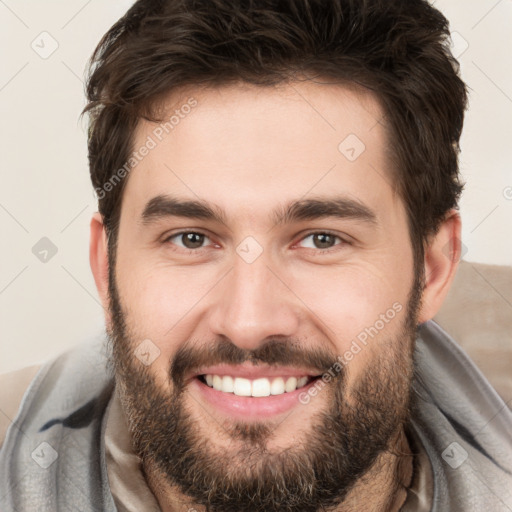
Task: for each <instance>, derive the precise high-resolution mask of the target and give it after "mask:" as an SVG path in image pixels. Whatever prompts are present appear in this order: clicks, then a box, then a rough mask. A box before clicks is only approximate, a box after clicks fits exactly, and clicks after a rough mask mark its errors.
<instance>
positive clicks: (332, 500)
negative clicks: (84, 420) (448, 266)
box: [108, 276, 422, 512]
mask: <svg viewBox="0 0 512 512" xmlns="http://www.w3.org/2000/svg"><path fill="white" fill-rule="evenodd" d="M421 291H422V290H421V286H420V281H419V279H416V281H415V283H414V286H413V288H412V289H411V292H410V295H409V299H408V304H407V308H406V315H405V318H404V320H403V321H402V324H401V326H400V328H399V329H397V330H396V334H395V335H394V337H392V338H391V337H390V338H386V339H382V340H381V341H379V342H378V343H379V345H380V350H379V351H378V353H377V351H376V350H375V349H373V350H374V352H375V353H374V354H372V356H371V361H370V363H369V364H368V365H367V367H366V369H365V371H364V372H363V374H362V375H361V376H360V377H359V378H358V381H357V382H356V383H355V384H354V385H353V386H352V388H351V389H350V390H348V389H347V385H346V382H347V378H346V376H347V371H346V367H343V368H342V370H341V372H339V373H338V374H337V376H336V378H335V379H333V380H332V381H331V382H329V383H328V384H326V385H325V388H324V389H323V390H322V391H320V392H319V394H320V395H323V398H322V399H325V403H327V406H326V407H325V409H324V410H321V411H317V412H316V413H315V414H314V415H312V416H311V418H310V420H311V423H310V426H309V428H308V429H307V430H305V431H303V432H300V435H301V436H302V437H301V443H300V444H299V443H294V444H293V445H291V446H288V447H286V448H282V449H274V450H270V449H269V447H268V441H269V440H271V439H272V438H273V434H274V430H275V427H276V425H273V424H270V423H268V422H259V421H258V422H241V421H233V422H230V423H229V424H228V423H226V424H224V425H223V431H222V432H221V434H222V435H225V436H226V437H227V439H228V440H229V441H230V444H229V448H230V449H223V448H219V447H217V449H216V444H215V435H213V434H212V432H215V431H216V430H215V428H218V425H217V423H216V422H215V420H214V419H213V418H208V419H207V420H206V421H204V420H203V421H199V419H198V418H197V413H196V414H195V415H193V414H192V412H191V410H190V407H189V406H188V405H187V400H186V398H187V397H190V398H189V402H192V401H193V400H192V398H193V397H192V396H191V395H190V393H189V392H188V387H187V384H186V382H185V379H184V376H185V375H188V374H189V373H190V372H191V371H192V370H194V369H196V368H198V367H199V366H200V365H201V364H206V365H210V364H219V363H226V364H241V363H243V362H245V361H250V362H252V363H254V364H260V363H261V364H266V365H276V364H279V365H283V366H289V365H293V364H298V365H300V366H305V367H313V368H319V369H321V370H322V372H324V371H327V370H328V369H329V368H332V367H333V365H334V363H335V362H336V356H335V355H333V354H332V353H328V352H326V351H324V350H321V349H311V348H308V347H306V346H302V347H301V346H300V345H298V344H297V343H296V340H283V339H271V340H269V341H268V342H267V343H265V344H264V345H262V346H260V347H258V348H257V349H256V350H244V349H241V348H239V347H238V346H237V345H235V344H233V343H232V342H231V341H230V340H227V339H225V338H223V339H219V340H215V341H214V343H212V344H211V345H209V346H208V347H204V346H201V347H199V346H194V345H193V344H191V343H183V345H182V346H181V347H180V349H179V350H178V351H177V352H176V354H175V355H174V356H173V357H172V359H171V361H169V364H168V374H167V375H166V378H167V379H166V380H167V381H168V382H169V383H172V386H170V389H171V391H168V392H164V391H163V390H162V388H161V386H159V385H158V384H157V382H156V380H155V378H154V377H153V376H152V374H151V372H150V370H149V367H147V366H144V365H142V364H141V363H140V361H139V360H138V359H137V358H136V357H135V356H134V350H135V348H136V347H137V345H138V343H139V342H140V340H141V338H140V337H139V336H136V335H135V333H134V330H132V329H131V328H130V326H129V325H128V318H127V315H126V313H125V312H124V309H123V307H122V304H121V301H120V298H119V295H118V291H117V287H116V284H115V280H114V278H113V276H111V279H110V300H111V302H110V309H111V318H112V322H111V326H110V332H109V333H108V337H109V340H110V344H111V356H110V357H111V359H110V363H111V366H112V369H113V372H114V375H115V379H116V385H117V388H118V391H119V394H120V397H121V401H122V404H123V409H124V411H125V414H126V417H127V420H128V425H129V430H130V433H131V436H132V444H133V448H134V450H135V452H136V453H137V454H138V455H139V457H140V459H141V463H142V468H143V470H144V471H145V473H146V475H147V476H148V478H152V477H153V476H154V475H158V482H159V485H162V482H163V483H164V485H165V487H166V488H167V489H168V490H169V491H170V490H171V489H172V490H176V491H177V492H179V493H181V495H183V496H185V497H186V498H187V499H190V502H191V503H193V504H194V505H196V506H197V505H199V506H203V507H204V509H205V510H206V511H208V512H241V511H244V512H317V511H320V510H331V509H334V508H336V507H337V506H339V505H340V504H341V503H343V501H344V500H345V498H346V497H347V495H348V493H349V492H350V490H351V489H353V487H354V485H355V484H356V483H357V482H358V480H359V479H360V478H361V477H362V476H363V475H365V473H367V472H368V471H369V470H370V468H371V467H372V466H373V465H374V464H375V463H376V462H377V459H378V457H379V455H381V454H383V453H384V452H386V451H389V450H390V444H391V442H392V440H393V439H394V438H395V437H396V435H397V433H398V432H399V431H400V429H401V428H404V427H406V426H407V424H408V421H409V416H410V406H411V383H412V375H413V357H412V353H413V347H414V340H415V335H416V319H417V311H418V307H419V302H420V298H421ZM393 321H394V322H397V321H398V320H393ZM366 350H372V348H368V347H366ZM338 367H339V366H338ZM349 398H350V399H349ZM255 400H257V398H255ZM314 400H319V397H317V398H315V399H314ZM300 407H301V409H300V410H301V412H302V407H306V408H307V407H309V406H307V405H303V406H300ZM205 414H206V413H205ZM285 421H286V420H285ZM296 434H297V433H296V432H294V433H293V435H296ZM291 437H292V435H290V438H291ZM155 480H156V479H155ZM397 485H398V483H397ZM192 510H194V509H192Z"/></svg>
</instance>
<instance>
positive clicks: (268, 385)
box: [205, 375, 308, 397]
mask: <svg viewBox="0 0 512 512" xmlns="http://www.w3.org/2000/svg"><path fill="white" fill-rule="evenodd" d="M205 379H206V383H207V384H208V386H210V387H211V388H213V389H216V390H217V391H223V392H224V393H234V394H235V395H237V396H255V397H261V396H269V395H282V394H283V393H285V392H287V393H290V392H291V391H295V390H296V389H297V388H301V387H303V386H305V385H306V384H307V382H308V377H300V378H299V379H297V377H287V378H286V380H285V378H283V377H277V378H274V379H272V382H271V381H270V380H269V379H267V378H266V377H262V378H259V379H255V380H249V379H244V378H242V377H231V376H229V375H224V376H220V375H205Z"/></svg>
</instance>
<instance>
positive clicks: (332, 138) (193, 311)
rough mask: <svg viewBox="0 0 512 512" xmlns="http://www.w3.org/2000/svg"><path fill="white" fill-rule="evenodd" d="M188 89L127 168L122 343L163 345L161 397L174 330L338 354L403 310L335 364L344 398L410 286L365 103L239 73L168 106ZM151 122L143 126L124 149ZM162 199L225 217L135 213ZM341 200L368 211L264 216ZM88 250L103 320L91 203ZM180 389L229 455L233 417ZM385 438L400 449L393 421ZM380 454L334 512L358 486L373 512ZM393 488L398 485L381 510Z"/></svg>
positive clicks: (447, 269)
mask: <svg viewBox="0 0 512 512" xmlns="http://www.w3.org/2000/svg"><path fill="white" fill-rule="evenodd" d="M191 96H193V97H194V98H195V99H196V100H197V103H198V104H197V106H196V107H195V108H194V109H193V110H192V111H191V113H190V114H188V115H187V116H185V117H184V118H183V119H180V122H179V124H178V125H177V126H176V127H175V128H174V129H173V130H172V131H171V132H170V133H169V134H167V135H166V136H165V137H164V138H163V140H162V141H161V142H160V143H158V145H157V146H156V147H155V148H154V149H152V150H151V151H150V152H149V153H148V155H147V156H146V157H144V159H143V160H142V161H141V162H140V163H139V164H138V165H137V166H136V167H135V168H134V169H133V170H132V171H131V173H130V175H129V179H128V182H127V184H126V188H125V190H124V193H123V194H124V195H123V202H122V209H121V217H120V226H119V234H118V247H117V261H116V268H115V278H116V283H117V287H118V292H119V296H120V297H121V298H122V302H123V305H124V306H125V308H126V311H127V313H128V318H129V327H130V331H131V336H132V338H133V339H139V340H140V341H142V340H145V339H150V340H151V341H152V343H154V344H155V345H156V346H157V347H158V349H159V350H160V352H161V353H160V356H159V357H158V358H157V359H156V360H155V361H154V362H153V363H152V364H151V366H150V367H149V368H148V371H149V373H150V375H151V376H152V378H153V379H154V381H155V383H156V384H157V386H159V389H160V390H161V391H162V392H164V393H171V391H172V383H171V382H170V381H169V379H168V374H169V361H170V360H172V358H173V356H174V355H175V354H176V352H177V351H178V349H180V348H181V347H182V346H183V344H184V343H185V341H187V340H192V341H193V342H194V343H196V344H198V345H201V346H202V345H208V344H209V343H210V344H211V343H212V342H213V341H212V340H215V339H218V338H219V337H226V338H228V339H229V340H231V342H232V343H234V344H235V345H237V346H238V347H240V348H243V349H247V350H256V349H257V348H258V347H261V346H262V344H263V343H264V341H266V340H268V339H269V337H272V336H281V337H285V338H293V339H296V340H299V341H300V343H301V344H302V346H304V347H308V348H319V349H322V350H324V351H326V352H328V353H331V354H336V355H341V354H344V353H345V352H346V351H347V350H349V349H350V345H351V342H352V340H353V339H354V338H356V336H357V335H358V334H359V333H361V332H362V331H363V330H364V329H365V328H366V327H369V326H372V325H374V324H375V322H376V320H378V319H379V315H381V314H383V313H385V312H386V311H387V310H389V309H390V308H392V305H393V304H395V303H399V304H401V305H402V306H403V309H402V311H401V312H400V313H398V314H397V315H396V317H395V319H393V320H392V321H390V322H389V323H387V324H386V326H385V328H384V329H382V330H381V331H379V333H378V335H377V336H375V337H374V338H373V339H372V341H371V343H369V344H368V345H367V346H366V347H365V349H364V350H362V351H361V352H360V353H359V354H357V356H356V357H354V358H353V359H352V360H351V361H350V364H349V365H348V366H347V368H346V371H347V373H346V386H347V394H346V399H347V401H348V402H349V403H350V404H352V405H354V406H357V402H356V399H355V397H354V395H353V393H352V390H353V389H354V388H355V386H356V385H357V383H358V382H359V381H360V379H361V377H362V375H363V373H364V371H365V369H366V368H368V366H369V365H370V364H372V362H375V361H378V359H379V358H380V357H382V356H383V355H384V354H386V351H387V350H388V351H389V347H387V346H386V345H385V344H384V341H385V340H389V339H390V338H398V337H399V336H400V328H401V325H402V324H403V321H404V315H405V310H406V305H407V301H408V294H409V292H410V290H411V287H412V284H413V282H414V271H413V253H412V247H411V242H410V239H409V233H408V227H407V217H406V212H405V209H404V205H403V202H402V200H401V199H400V197H399V196H398V195H396V194H395V193H394V191H393V188H392V186H391V185H392V183H393V172H392V169H390V168H389V165H388V159H387V148H388V144H389V141H388V137H387V133H386V130H385V127H384V125H383V123H382V121H381V122H379V121H380V120H381V119H382V118H383V112H382V109H381V107H380V105H379V103H378V101H377V100H376V99H375V98H374V97H373V96H372V95H371V94H369V93H365V92H363V91H360V90H359V91H358V90H355V89H353V88H348V87H346V86H341V85H328V84H317V83H311V82H301V83H300V84H298V83H296V84H289V85H284V86H280V87H278V88H257V87H254V86H249V85H240V84H237V85H233V86H224V87H220V88H208V89H192V90H187V91H180V92H179V93H173V94H172V95H169V97H168V98H167V102H166V104H165V106H166V109H167V110H168V112H171V113H172V112H173V111H174V110H175V109H176V108H179V107H180V105H183V104H184V103H185V102H186V101H187V98H190V97H191ZM154 129H155V125H154V124H152V123H149V122H147V121H141V122H140V124H139V126H138V128H137V131H136V133H135V138H134V148H139V147H141V146H142V145H143V144H144V142H145V141H146V140H147V137H148V136H151V133H152V131H153V130H154ZM349 134H356V135H357V137H358V138H359V139H360V140H361V141H363V143H364V145H365V150H364V152H363V153H362V154H361V155H360V156H359V157H358V158H357V159H356V160H355V161H353V162H351V161H349V160H348V159H347V158H346V157H345V156H344V155H343V154H342V153H341V152H340V151H339V150H338V145H339V144H340V142H341V141H343V140H344V139H345V138H346V137H347V135H349ZM166 194H167V195H172V196H173V197H175V198H178V199H180V200H198V199H200V200H202V201H204V202H205V203H207V204H209V205H210V206H214V207H216V208H217V209H219V210H221V211H222V212H223V222H217V221H213V220H202V219H190V218H184V217H166V218H159V219H157V220H154V221H152V222H150V223H147V222H146V223H145V222H143V220H142V218H141V216H142V212H143V211H144V208H145V206H146V205H147V203H148V201H150V200H151V199H152V198H154V197H157V196H160V195H166ZM341 195H342V196H344V197H348V198H351V199H353V200H356V201H358V202H360V203H362V204H364V205H365V206H366V207H368V208H369V209H371V210H372V211H373V212H374V213H375V219H376V222H375V223H370V222H366V221H364V220H361V219H350V218H344V219H342V218H335V217H324V218H319V219H314V220H298V221H294V222H284V223H281V224H278V225H276V224H275V223H274V222H273V218H272V213H273V212H274V211H275V210H276V209H279V208H283V207H285V206H286V205H287V204H288V203H290V202H292V201H296V200H302V199H310V198H315V199H318V200H323V199H326V198H333V197H334V196H336V197H338V196H341ZM181 231H192V232H200V233H203V234H205V235H206V236H207V237H208V238H207V239H205V242H204V247H203V248H201V249H186V248H184V247H182V246H181V245H180V243H182V239H180V238H179V237H174V238H169V237H170V236H171V235H173V234H176V233H178V232H181ZM324 231H328V232H330V233H332V234H334V235H336V237H340V238H339V239H338V238H335V245H334V246H333V247H331V248H329V249H325V248H317V247H315V245H314V240H313V239H312V237H311V236H308V235H310V234H311V232H320V233H321V232H324ZM246 237H253V238H254V239H255V240H256V241H257V243H258V244H259V246H260V247H261V248H262V253H261V255H260V256H259V257H258V258H257V259H256V260H255V261H254V262H252V263H247V262H246V261H244V259H243V258H242V257H240V255H239V254H238V253H237V247H238V246H239V244H240V243H241V242H242V241H243V240H244V239H246ZM459 239H460V218H459V216H458V214H457V212H456V211H451V212H449V213H448V214H447V216H446V219H445V221H444V222H443V223H442V225H441V226H440V229H439V230H438V232H437V233H436V235H435V236H433V237H431V238H430V239H429V241H428V246H427V247H426V252H425V261H424V267H425V276H426V280H425V287H424V290H423V295H422V302H421V308H420V310H419V312H418V317H417V321H418V323H422V322H425V321H427V320H429V319H431V318H433V317H434V315H435V314H436V313H437V311H438V310H439V308H440V306H441V304H442V302H443V300H444V298H445V296H446V294H447V292H448V290H449V287H450V285H451V282H452V280H453V277H454V275H455V271H456V267H457V262H458V260H459V255H460V248H459V245H458V240H459ZM447 244H451V245H450V247H451V248H452V254H451V257H447V256H446V253H447V251H446V246H447ZM90 260H91V268H92V270H93V274H94V277H95V281H96V285H97V288H98V291H99V294H100V297H101V299H102V302H103V305H104V307H105V310H106V312H107V313H106V323H107V326H109V325H111V322H112V319H111V317H110V313H109V312H108V311H109V296H108V265H109V262H108V252H107V239H106V235H105V230H104V226H103V223H102V219H101V216H100V215H99V214H96V215H95V216H94V217H93V219H92V222H91V245H90ZM187 391H188V393H189V396H187V397H186V398H185V400H186V404H187V407H188V408H189V410H190V412H191V414H192V417H193V418H196V419H197V422H198V424H199V425H207V427H203V430H202V432H203V433H204V436H205V437H206V436H207V437H208V438H209V439H210V446H211V447H213V449H215V450H218V452H219V453H226V451H227V452H228V453H232V455H233V461H234V466H236V462H237V459H236V454H237V453H238V451H239V450H240V448H241V443H242V441H236V442H235V441H233V439H231V437H230V436H229V435H227V434H226V431H225V429H223V428H222V425H223V424H225V423H226V422H229V421H230V419H229V418H226V416H225V415H223V414H222V413H220V412H219V411H218V410H217V409H216V408H215V407H214V406H212V405H211V404H208V403H205V402H204V401H201V397H199V396H197V395H195V394H194V393H195V391H194V390H193V389H192V388H190V389H188V390H187ZM330 399H332V395H331V394H330V393H319V395H318V396H317V397H316V398H315V400H312V401H311V403H310V404H308V406H307V407H297V408H294V410H293V412H292V414H289V415H285V416H283V417H282V418H277V419H279V420H280V421H275V422H270V424H271V425H272V432H273V435H272V437H271V438H269V440H268V444H267V449H268V450H269V451H270V452H277V451H281V450H285V449H286V448H289V447H292V446H294V445H297V444H298V443H299V444H300V442H301V440H303V436H304V435H305V434H306V433H307V432H309V430H311V428H312V426H313V418H314V417H315V416H316V415H317V414H318V413H320V412H322V411H324V410H325V409H326V407H327V405H328V403H329V402H328V401H329V400H330ZM212 419H213V420H215V421H212ZM390 443H391V445H392V446H393V447H396V446H399V445H400V446H401V449H404V450H405V451H407V443H406V440H404V436H403V432H397V436H396V438H394V439H393V440H392V441H390ZM377 462H378V463H376V464H375V465H374V467H373V468H372V470H371V471H369V472H368V474H367V475H365V477H364V478H361V479H360V481H359V482H358V485H356V487H355V490H354V491H353V492H352V493H351V494H350V495H349V496H348V497H347V499H346V501H345V503H344V506H343V508H339V510H353V509H354V508H356V507H357V499H356V497H357V495H359V496H361V495H364V496H367V497H368V498H367V500H366V501H365V509H366V510H382V508H381V507H382V503H384V502H385V498H386V499H387V498H389V496H390V495H392V494H393V493H394V492H395V490H394V487H393V485H392V484H391V478H390V476H391V475H392V474H394V473H396V471H397V463H396V461H393V460H392V459H391V458H389V457H387V456H383V457H382V458H381V459H379V460H378V461H377ZM241 463H242V462H241V461H240V464H241ZM147 477H148V481H149V482H150V485H151V487H152V489H153V491H154V493H155V495H156V497H157V499H158V500H159V503H160V505H161V507H162V510H164V511H171V510H178V508H175V505H173V503H176V502H177V499H178V494H177V492H176V491H175V490H174V489H172V488H171V486H169V485H168V484H167V483H166V482H165V480H164V479H163V478H162V476H161V475H159V474H158V472H157V471H156V470H154V471H153V472H151V469H149V474H148V475H147ZM375 489H379V493H375V492H374V493H372V490H375ZM361 493H363V494H361ZM404 498H405V496H403V494H401V495H399V496H396V504H395V506H394V508H393V510H395V509H396V510H397V509H398V507H399V506H400V505H401V503H402V502H403V500H404ZM197 510H202V509H201V508H198V509H197Z"/></svg>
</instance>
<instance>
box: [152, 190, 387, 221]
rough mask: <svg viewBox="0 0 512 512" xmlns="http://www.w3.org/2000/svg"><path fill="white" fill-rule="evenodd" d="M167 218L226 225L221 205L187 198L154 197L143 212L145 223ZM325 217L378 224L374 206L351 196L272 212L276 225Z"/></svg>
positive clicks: (306, 201) (294, 204)
mask: <svg viewBox="0 0 512 512" xmlns="http://www.w3.org/2000/svg"><path fill="white" fill-rule="evenodd" d="M167 217H187V218H191V219H201V220H209V221H215V222H218V223H221V224H226V215H225V213H224V212H223V210H222V209H221V208H219V207H218V206H215V205H214V206H211V205H209V204H207V203H206V202H204V201H201V200H185V201H184V200H180V199H177V198H175V197H172V196H168V195H159V196H156V197H154V198H152V199H151V200H150V201H148V203H147V204H146V206H145V208H144V211H143V212H142V222H143V223H144V224H150V223H152V222H155V221H158V220H160V219H165V218H167ZM326 217H336V218H340V219H352V220H359V221H363V222H366V223H369V224H377V215H376V213H375V212H374V211H373V210H372V209H370V208H369V207H368V206H366V205H365V204H363V203H361V202H360V201H358V200H355V199H352V198H349V197H329V198H321V197H320V198H313V199H302V200H298V201H293V202H291V203H290V204H288V205H286V206H284V207H278V208H276V209H275V210H274V211H273V212H272V215H271V219H272V221H273V223H274V225H278V224H286V223H292V222H297V221H301V220H315V219H322V218H326Z"/></svg>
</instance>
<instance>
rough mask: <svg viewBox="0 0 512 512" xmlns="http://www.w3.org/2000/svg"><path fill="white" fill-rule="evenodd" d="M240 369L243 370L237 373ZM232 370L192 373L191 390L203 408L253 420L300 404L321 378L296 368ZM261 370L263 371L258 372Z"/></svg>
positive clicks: (281, 412)
mask: <svg viewBox="0 0 512 512" xmlns="http://www.w3.org/2000/svg"><path fill="white" fill-rule="evenodd" d="M240 373H242V374H245V375H244V376H241V375H240ZM259 373H260V375H257V374H256V371H255V370H250V371H238V372H235V371H232V372H230V371H229V369H227V368H222V369H219V370H218V371H215V369H211V370H210V371H208V373H201V374H198V375H196V376H195V377H194V378H193V379H192V380H191V382H190V384H191V390H192V391H193V392H194V393H197V395H198V396H199V397H200V399H201V401H202V402H203V403H205V405H206V408H207V409H209V410H213V411H214V412H215V413H217V414H221V415H222V416H225V417H227V418H229V419H238V420H248V419H249V420H256V419H266V418H272V417H276V416H278V415H280V414H284V413H286V412H289V411H290V410H291V409H293V408H294V407H297V406H299V405H301V404H302V403H303V402H301V400H300V397H301V396H302V394H303V393H307V392H308V390H309V389H310V388H311V387H312V386H314V385H315V383H316V381H318V380H319V379H321V375H311V374H305V373H301V372H300V371H295V372H293V370H286V371H281V374H279V370H275V371H272V372H271V373H272V374H270V375H269V374H268V373H269V372H261V371H259ZM262 373H267V375H264V376H262V375H261V374H262Z"/></svg>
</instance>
